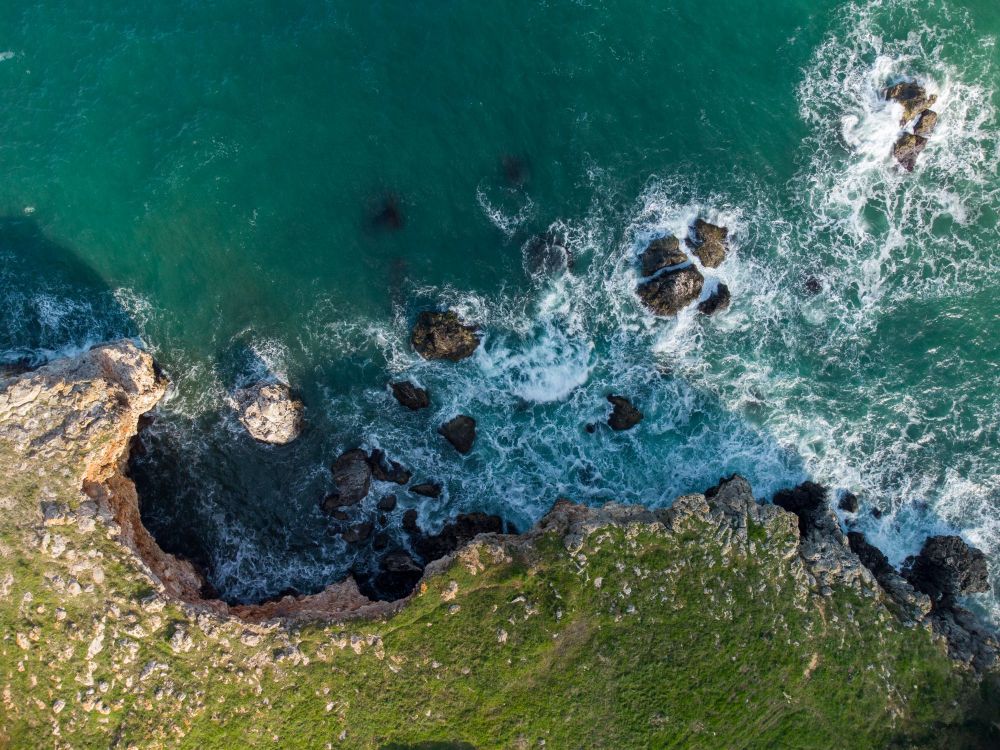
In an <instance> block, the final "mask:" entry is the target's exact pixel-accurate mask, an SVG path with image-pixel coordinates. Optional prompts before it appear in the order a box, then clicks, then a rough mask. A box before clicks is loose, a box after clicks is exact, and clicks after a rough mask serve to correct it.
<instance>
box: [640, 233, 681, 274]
mask: <svg viewBox="0 0 1000 750" xmlns="http://www.w3.org/2000/svg"><path fill="white" fill-rule="evenodd" d="M687 259H688V257H687V254H686V253H685V252H684V251H683V250H681V243H680V240H678V239H677V238H676V237H674V236H673V235H669V236H667V237H659V238H657V239H655V240H653V241H652V242H650V243H649V245H648V246H647V247H646V249H645V250H643V251H642V254H641V255H640V256H639V264H640V266H641V268H642V275H643V276H652V275H653V274H654V273H656V272H657V271H659V270H660V269H661V268H667V267H668V266H676V265H679V264H681V263H686V262H687Z"/></svg>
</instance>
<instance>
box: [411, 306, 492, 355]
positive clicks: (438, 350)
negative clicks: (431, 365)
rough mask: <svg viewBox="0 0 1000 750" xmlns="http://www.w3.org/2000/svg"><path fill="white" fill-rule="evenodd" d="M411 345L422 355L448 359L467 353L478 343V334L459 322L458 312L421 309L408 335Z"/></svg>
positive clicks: (471, 352)
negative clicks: (422, 310)
mask: <svg viewBox="0 0 1000 750" xmlns="http://www.w3.org/2000/svg"><path fill="white" fill-rule="evenodd" d="M410 343H411V344H412V345H413V349H414V350H415V351H416V352H417V354H419V355H420V356H421V357H423V358H424V359H447V360H451V361H452V362H458V361H459V360H462V359H465V358H466V357H471V356H472V355H473V353H474V352H475V351H476V348H477V347H478V346H479V334H477V333H476V329H475V328H474V327H473V326H470V325H467V324H465V323H463V322H462V319H461V318H459V317H458V313H456V312H454V311H452V310H448V311H446V312H436V311H431V310H425V311H424V312H422V313H420V315H419V316H417V322H416V324H415V325H414V326H413V331H412V333H411V335H410Z"/></svg>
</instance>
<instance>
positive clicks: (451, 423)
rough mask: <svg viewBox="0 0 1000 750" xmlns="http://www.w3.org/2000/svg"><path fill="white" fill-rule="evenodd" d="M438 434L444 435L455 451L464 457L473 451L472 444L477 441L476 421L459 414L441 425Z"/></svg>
mask: <svg viewBox="0 0 1000 750" xmlns="http://www.w3.org/2000/svg"><path fill="white" fill-rule="evenodd" d="M438 432H439V433H440V434H441V435H444V438H445V440H447V441H448V442H449V443H451V444H452V446H453V447H454V448H455V450H457V451H458V452H459V453H461V454H463V455H464V454H466V453H468V452H469V451H471V450H472V444H473V443H474V442H475V441H476V420H474V419H473V418H472V417H469V416H466V415H465V414H459V415H458V416H457V417H455V418H454V419H449V420H448V421H447V422H445V423H444V424H443V425H441V426H440V427H439V428H438Z"/></svg>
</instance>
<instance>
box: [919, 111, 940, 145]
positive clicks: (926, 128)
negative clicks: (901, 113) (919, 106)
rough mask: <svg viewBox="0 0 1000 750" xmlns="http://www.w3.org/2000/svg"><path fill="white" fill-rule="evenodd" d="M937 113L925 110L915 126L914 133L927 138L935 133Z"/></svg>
mask: <svg viewBox="0 0 1000 750" xmlns="http://www.w3.org/2000/svg"><path fill="white" fill-rule="evenodd" d="M937 118H938V116H937V112H935V111H934V110H933V109H925V110H924V111H923V112H921V113H920V117H919V119H918V120H917V124H916V125H914V126H913V132H914V133H915V134H916V135H922V136H924V137H925V138H926V137H928V136H929V135H930V134H931V133H933V132H934V127H935V126H936V125H937Z"/></svg>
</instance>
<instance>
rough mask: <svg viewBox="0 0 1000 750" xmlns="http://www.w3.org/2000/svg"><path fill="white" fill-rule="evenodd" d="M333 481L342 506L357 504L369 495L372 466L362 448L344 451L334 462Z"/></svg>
mask: <svg viewBox="0 0 1000 750" xmlns="http://www.w3.org/2000/svg"><path fill="white" fill-rule="evenodd" d="M333 482H334V485H335V486H336V495H337V498H338V502H339V504H340V505H341V506H347V505H357V504H358V503H360V502H361V501H362V500H364V499H365V497H366V496H367V495H368V490H369V488H370V487H371V482H372V468H371V465H370V464H369V463H368V454H367V453H365V452H364V451H363V450H362V449H361V448H354V449H352V450H349V451H346V452H344V453H342V454H341V455H340V456H339V457H338V458H337V460H336V461H334V463H333Z"/></svg>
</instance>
